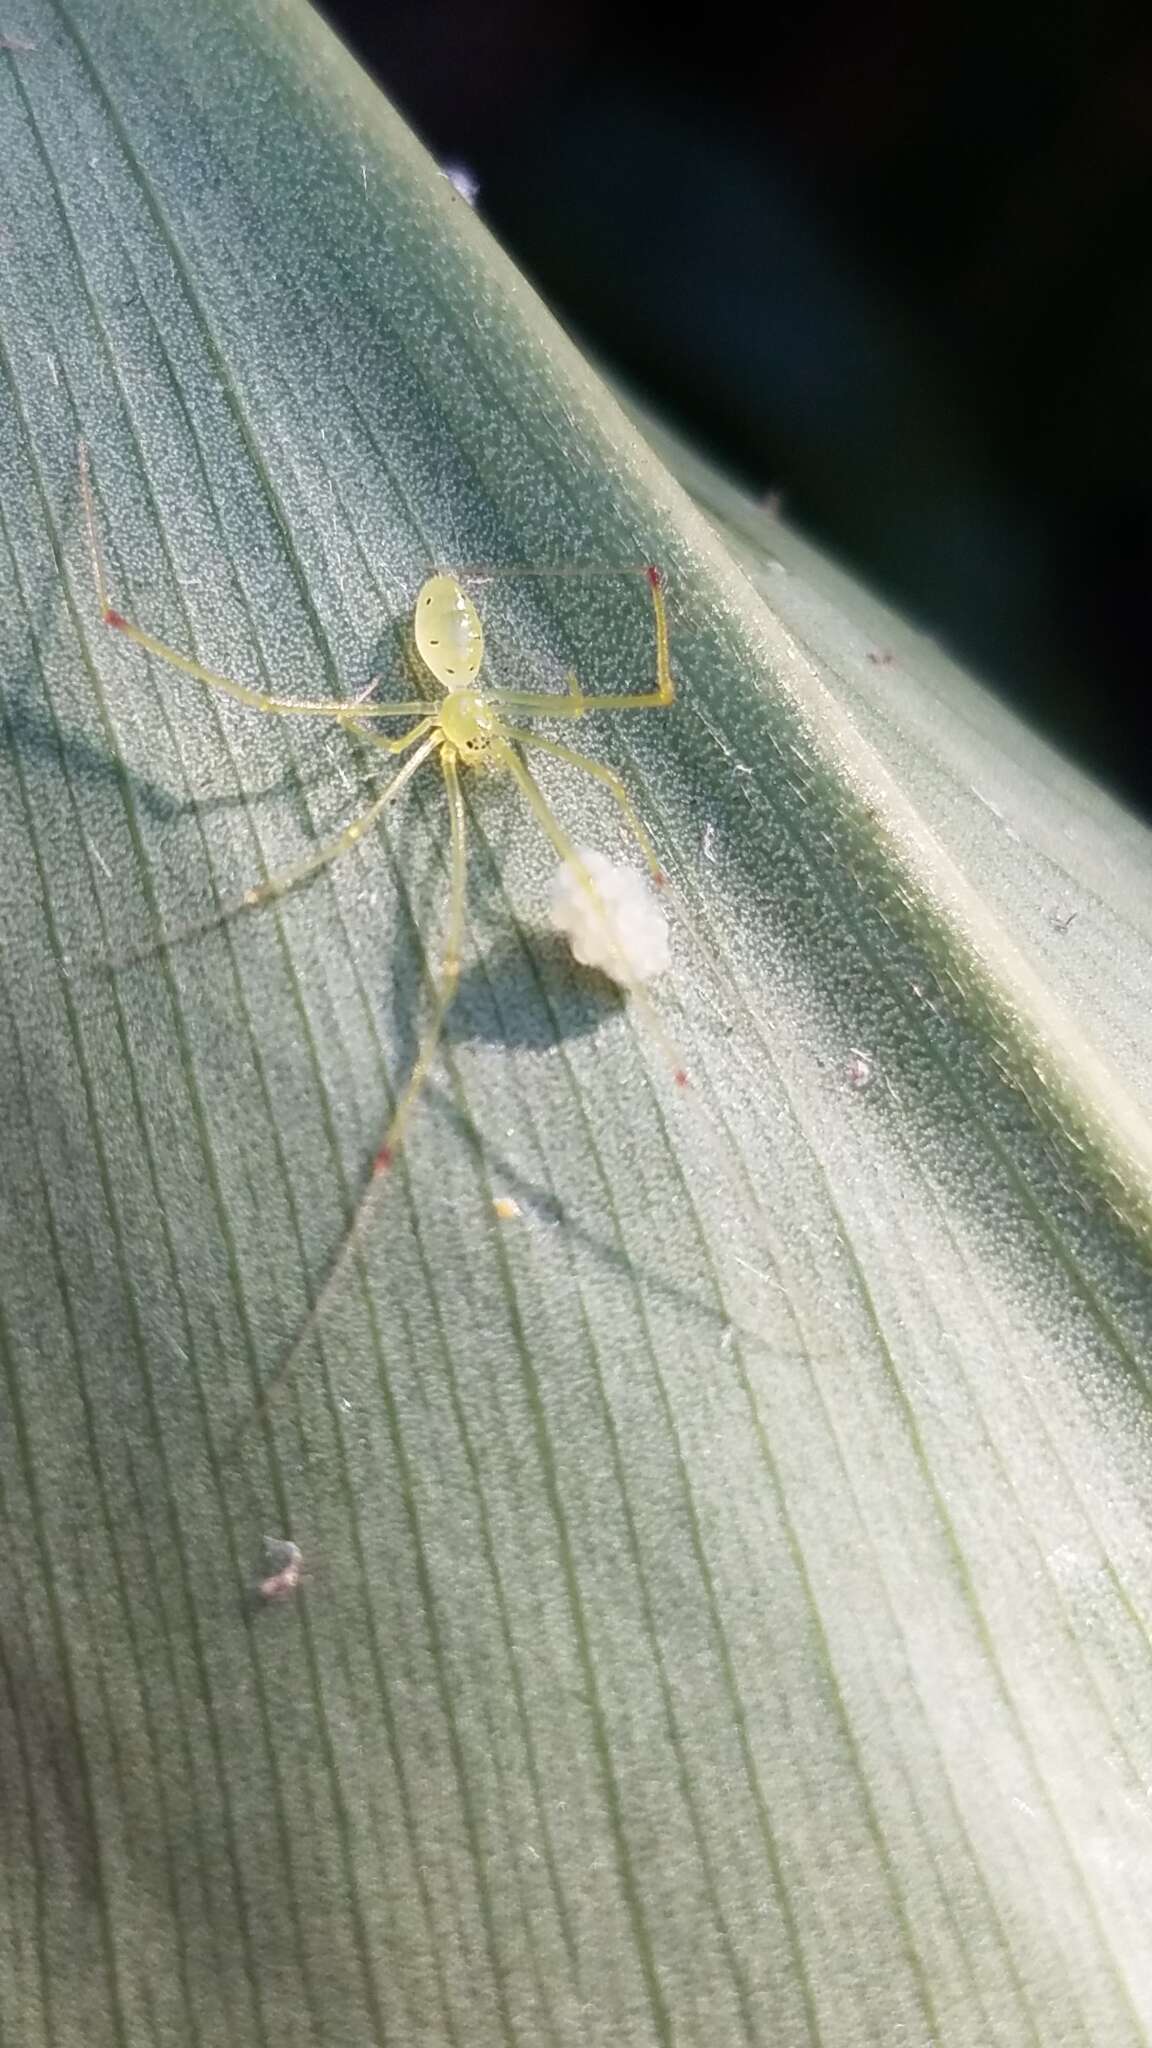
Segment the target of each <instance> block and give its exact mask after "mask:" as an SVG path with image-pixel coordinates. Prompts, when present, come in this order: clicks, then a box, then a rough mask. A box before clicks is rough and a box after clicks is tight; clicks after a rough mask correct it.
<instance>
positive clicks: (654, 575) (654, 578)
mask: <svg viewBox="0 0 1152 2048" xmlns="http://www.w3.org/2000/svg"><path fill="white" fill-rule="evenodd" d="M644 574H645V575H646V576H647V578H648V581H649V583H650V584H651V585H652V588H653V590H659V588H660V586H661V584H662V583H663V581H664V577H663V575H662V574H661V572H660V570H659V569H658V568H657V567H656V564H655V562H649V564H648V567H647V568H646V570H645V571H644Z"/></svg>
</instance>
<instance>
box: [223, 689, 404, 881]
mask: <svg viewBox="0 0 1152 2048" xmlns="http://www.w3.org/2000/svg"><path fill="white" fill-rule="evenodd" d="M428 722H429V723H430V722H431V721H428ZM418 733H419V728H418V727H417V728H416V730H415V731H413V732H410V733H409V734H408V735H407V737H406V739H404V740H402V741H401V742H400V743H399V747H403V746H411V744H412V742H413V740H414V739H416V738H417V737H418ZM440 744H441V740H440V734H439V733H438V732H434V733H432V734H431V735H430V736H429V737H428V738H427V739H426V740H425V741H424V744H423V745H422V746H419V747H417V749H416V752H415V753H414V754H413V755H412V756H411V758H410V759H409V760H407V761H405V763H404V765H403V767H401V768H398V769H397V770H396V773H395V775H394V776H393V777H392V780H391V782H389V783H386V784H385V786H384V788H383V789H382V790H381V792H380V795H379V796H378V797H375V798H374V799H373V801H372V802H371V803H370V804H369V806H368V808H367V810H366V811H361V812H360V815H359V817H357V818H353V820H352V822H351V824H349V825H345V827H344V830H343V831H342V832H340V833H338V834H337V836H336V838H335V839H329V840H327V841H326V843H325V844H324V845H323V846H321V847H318V848H317V850H316V852H315V853H311V854H309V855H308V856H307V858H306V859H305V860H298V861H293V863H292V866H291V867H287V868H281V869H280V871H279V873H278V874H275V875H269V877H268V880H267V881H266V882H261V883H259V885H258V886H257V887H256V888H254V889H247V890H246V891H245V893H244V895H243V896H242V897H241V898H240V900H239V902H238V903H236V904H235V905H234V906H233V908H234V909H236V910H255V909H256V907H257V906H258V905H259V904H261V903H271V902H272V901H273V900H274V899H275V898H276V897H277V896H285V895H287V893H288V891H289V890H290V889H295V888H296V887H297V886H298V885H299V883H301V882H303V881H306V880H307V878H308V876H309V875H314V874H316V873H318V871H319V870H320V869H321V868H326V867H328V866H329V865H330V863H331V862H332V861H334V860H339V858H340V855H341V854H342V853H347V852H348V851H349V849H350V848H351V847H353V846H355V844H356V842H357V840H358V839H363V837H364V834H365V833H366V832H368V831H370V830H371V828H372V826H373V825H374V824H375V823H376V820H377V818H378V817H379V816H380V813H381V812H382V811H383V810H384V808H385V806H386V805H387V804H390V803H391V802H392V801H393V799H394V798H395V797H398V796H399V794H400V791H401V790H402V789H403V787H404V785H405V783H406V782H411V780H412V777H413V776H414V775H415V773H416V770H417V769H418V768H419V767H420V766H421V764H422V763H423V762H425V761H426V760H427V759H428V756H429V754H431V753H433V752H434V751H435V749H436V748H437V747H438V746H439V745H440ZM399 747H398V748H397V750H396V751H399ZM222 915H223V916H225V917H227V916H229V915H230V912H229V911H227V910H225V911H224V912H223V913H222Z"/></svg>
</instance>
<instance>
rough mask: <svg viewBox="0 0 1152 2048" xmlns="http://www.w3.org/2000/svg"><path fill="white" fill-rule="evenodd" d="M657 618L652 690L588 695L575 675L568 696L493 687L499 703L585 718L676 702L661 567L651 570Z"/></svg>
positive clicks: (556, 715)
mask: <svg viewBox="0 0 1152 2048" xmlns="http://www.w3.org/2000/svg"><path fill="white" fill-rule="evenodd" d="M645 574H646V576H647V578H648V587H649V589H650V590H651V592H652V610H653V615H654V617H655V621H656V684H655V688H654V689H651V690H637V691H633V692H631V693H630V694H629V695H627V696H623V697H587V696H585V694H584V691H583V690H582V689H581V687H580V683H579V682H578V680H577V678H576V677H575V676H569V678H568V690H567V693H566V695H565V696H563V697H557V696H550V695H549V694H548V692H547V691H546V690H492V691H490V692H489V695H490V697H491V699H492V701H493V703H495V704H509V705H515V707H516V708H517V709H518V710H520V711H535V712H537V713H538V714H539V715H540V716H541V717H542V718H583V716H584V714H585V712H586V711H647V710H651V709H653V708H655V707H656V706H658V705H667V704H671V703H673V702H674V701H675V697H676V683H675V680H674V678H673V675H672V670H671V666H670V659H671V657H670V655H669V652H668V614H667V611H666V610H665V606H664V584H663V579H662V577H661V575H660V571H659V569H647V570H646V571H645Z"/></svg>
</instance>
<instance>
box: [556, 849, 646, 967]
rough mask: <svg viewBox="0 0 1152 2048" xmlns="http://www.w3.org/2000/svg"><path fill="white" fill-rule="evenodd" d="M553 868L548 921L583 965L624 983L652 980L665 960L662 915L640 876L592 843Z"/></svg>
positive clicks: (577, 850)
mask: <svg viewBox="0 0 1152 2048" xmlns="http://www.w3.org/2000/svg"><path fill="white" fill-rule="evenodd" d="M576 855H577V858H576V860H574V861H571V860H567V861H565V862H564V864H563V866H562V867H561V868H559V869H558V871H557V873H556V875H555V877H554V879H553V883H552V899H551V905H550V911H551V918H552V923H553V925H554V927H555V929H556V930H557V931H558V932H563V934H564V936H565V938H566V939H567V941H568V943H569V945H570V946H571V948H572V951H573V953H574V954H575V956H576V958H577V960H579V961H580V963H581V965H582V966H584V967H598V968H599V969H600V971H601V973H602V974H608V975H611V977H612V980H613V981H618V982H620V984H621V985H622V987H624V988H629V987H632V986H633V985H634V984H635V983H637V982H644V981H652V980H654V979H655V977H656V975H658V974H663V973H664V971H665V969H666V968H667V966H668V964H669V951H668V920H667V918H666V917H665V915H664V912H663V910H662V909H661V907H660V905H659V904H658V903H657V902H656V900H655V898H654V897H653V895H652V893H651V890H650V889H649V887H648V884H647V882H646V881H645V879H644V877H643V875H638V874H637V873H636V871H635V869H634V868H624V867H618V866H617V864H616V862H615V861H611V860H609V859H608V857H607V855H606V854H603V853H597V852H596V850H595V848H594V847H590V846H580V847H577V849H576Z"/></svg>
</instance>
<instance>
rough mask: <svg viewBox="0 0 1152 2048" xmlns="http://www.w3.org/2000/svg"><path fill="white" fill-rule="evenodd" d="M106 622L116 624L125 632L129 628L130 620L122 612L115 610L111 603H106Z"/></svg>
mask: <svg viewBox="0 0 1152 2048" xmlns="http://www.w3.org/2000/svg"><path fill="white" fill-rule="evenodd" d="M104 624H105V625H106V626H115V627H117V629H118V630H119V631H120V632H121V633H123V632H125V631H126V630H127V626H128V621H127V619H126V618H124V617H123V616H122V614H121V613H120V612H114V611H113V609H112V607H111V605H110V604H106V605H105V607H104Z"/></svg>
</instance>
